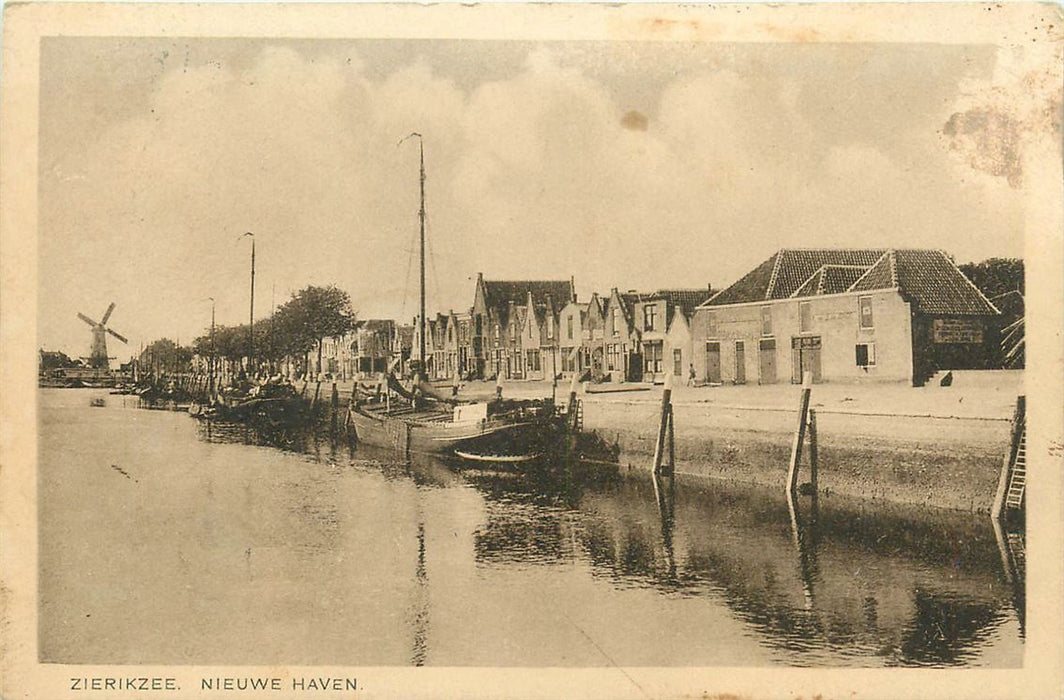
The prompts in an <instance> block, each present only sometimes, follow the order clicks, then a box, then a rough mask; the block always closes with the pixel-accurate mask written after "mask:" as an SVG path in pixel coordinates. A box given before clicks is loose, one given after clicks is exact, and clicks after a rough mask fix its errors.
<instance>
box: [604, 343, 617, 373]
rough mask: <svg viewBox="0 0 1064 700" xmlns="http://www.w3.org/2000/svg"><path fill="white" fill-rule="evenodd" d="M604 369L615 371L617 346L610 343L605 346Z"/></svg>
mask: <svg viewBox="0 0 1064 700" xmlns="http://www.w3.org/2000/svg"><path fill="white" fill-rule="evenodd" d="M606 369H608V370H610V371H613V370H615V369H617V344H616V343H610V344H609V345H607V346H606Z"/></svg>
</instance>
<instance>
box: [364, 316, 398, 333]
mask: <svg viewBox="0 0 1064 700" xmlns="http://www.w3.org/2000/svg"><path fill="white" fill-rule="evenodd" d="M394 328H395V321H393V320H391V319H386V318H385V319H382V318H370V319H366V320H365V321H363V322H362V330H365V331H367V332H370V333H373V332H376V331H388V332H389V333H391V332H392V330H393V329H394Z"/></svg>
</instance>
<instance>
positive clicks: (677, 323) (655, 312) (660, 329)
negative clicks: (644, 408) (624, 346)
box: [632, 285, 712, 381]
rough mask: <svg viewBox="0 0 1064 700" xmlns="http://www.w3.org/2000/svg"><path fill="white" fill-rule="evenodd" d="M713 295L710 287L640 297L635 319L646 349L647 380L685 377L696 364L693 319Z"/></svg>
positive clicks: (640, 339) (644, 353)
mask: <svg viewBox="0 0 1064 700" xmlns="http://www.w3.org/2000/svg"><path fill="white" fill-rule="evenodd" d="M711 295H712V290H711V289H710V287H709V286H708V285H707V286H705V287H701V288H699V289H659V290H658V291H656V292H652V293H650V294H640V295H637V297H636V298H635V301H633V304H632V306H633V312H634V313H633V320H634V322H635V330H636V332H637V333H638V335H639V342H640V344H641V346H642V351H641V354H642V358H643V368H642V373H643V380H644V381H660V380H663V379H664V378H665V375H666V374H668V373H672V374H674V375H675V376H684V374H685V372H686V370H687V368H688V366H689V365H690V364H691V362H693V359H692V355H693V351H692V347H691V332H690V320H691V317H692V316H693V315H694V312H695V309H696V308H697V307H698V306H699V305H700V304H702V303H704V302H705V301H707V300H708V299H709V298H710V296H711Z"/></svg>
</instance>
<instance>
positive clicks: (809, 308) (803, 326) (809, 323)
mask: <svg viewBox="0 0 1064 700" xmlns="http://www.w3.org/2000/svg"><path fill="white" fill-rule="evenodd" d="M811 330H813V305H812V304H811V303H810V302H808V301H800V302H798V332H799V333H808V332H809V331H811Z"/></svg>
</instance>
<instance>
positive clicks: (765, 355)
mask: <svg viewBox="0 0 1064 700" xmlns="http://www.w3.org/2000/svg"><path fill="white" fill-rule="evenodd" d="M758 383H760V384H775V383H776V339H775V338H762V339H761V341H760V343H759V344H758Z"/></svg>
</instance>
